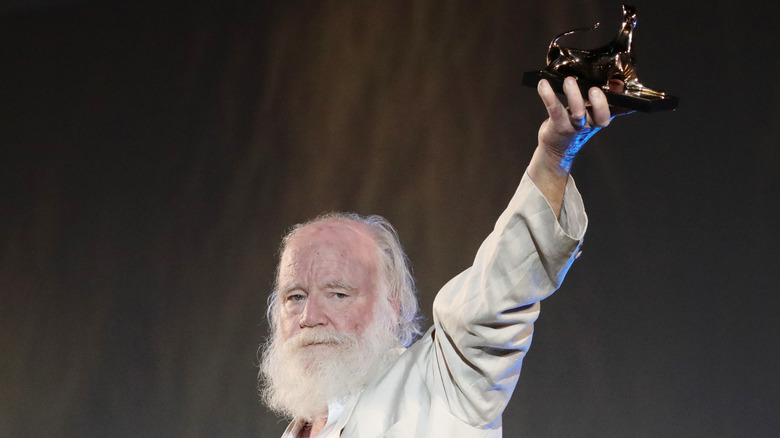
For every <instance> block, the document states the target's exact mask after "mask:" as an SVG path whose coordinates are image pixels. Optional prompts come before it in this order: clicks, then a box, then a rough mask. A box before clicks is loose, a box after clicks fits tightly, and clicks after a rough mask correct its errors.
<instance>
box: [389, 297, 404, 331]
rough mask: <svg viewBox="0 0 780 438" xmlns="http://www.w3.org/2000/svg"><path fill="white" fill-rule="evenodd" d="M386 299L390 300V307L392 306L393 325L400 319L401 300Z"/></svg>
mask: <svg viewBox="0 0 780 438" xmlns="http://www.w3.org/2000/svg"><path fill="white" fill-rule="evenodd" d="M387 301H390V307H392V308H393V325H395V324H398V320H400V319H401V300H399V299H398V298H388V299H387Z"/></svg>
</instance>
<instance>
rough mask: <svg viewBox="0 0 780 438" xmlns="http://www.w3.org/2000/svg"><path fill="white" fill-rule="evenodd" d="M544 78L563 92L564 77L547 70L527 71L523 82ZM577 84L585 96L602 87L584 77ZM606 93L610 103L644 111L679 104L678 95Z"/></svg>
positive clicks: (527, 83)
mask: <svg viewBox="0 0 780 438" xmlns="http://www.w3.org/2000/svg"><path fill="white" fill-rule="evenodd" d="M542 79H547V81H548V82H549V83H550V86H552V89H553V90H555V92H556V93H560V94H563V79H564V78H563V77H561V76H558V75H554V74H552V73H549V72H546V71H527V72H525V73H523V82H522V84H523V85H525V86H527V87H533V88H536V86H537V84H539V81H540V80H542ZM577 85H578V86H579V87H580V91H581V92H582V96H583V97H585V98H587V96H588V90H589V89H590V88H591V87H599V88H601V87H600V86H599V85H595V84H590V83H588V82H586V81H583V80H582V79H578V80H577ZM604 94H605V95H606V96H607V102H609V104H610V105H613V106H618V107H620V108H626V109H630V110H635V111H641V112H644V113H655V112H659V111H670V110H674V109H677V104H678V103H679V99H677V97H675V96H669V95H667V96H664V97H660V96H650V95H645V96H640V95H636V94H630V93H614V92H612V91H607V90H604Z"/></svg>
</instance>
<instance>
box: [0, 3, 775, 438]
mask: <svg viewBox="0 0 780 438" xmlns="http://www.w3.org/2000/svg"><path fill="white" fill-rule="evenodd" d="M3 5H4V6H0V300H1V301H0V436H3V437H6V436H8V437H27V436H29V437H37V436H63V437H66V436H79V437H81V436H104V437H124V436H127V437H136V436H145V437H146V436H149V437H153V436H160V437H163V436H188V437H189V436H203V437H212V436H246V437H250V436H262V437H265V436H269V437H273V436H278V435H279V434H280V433H281V431H282V430H283V428H284V426H285V424H284V422H280V421H279V420H277V419H276V418H275V417H274V416H273V415H271V414H269V413H268V412H267V411H266V409H265V408H264V407H263V406H262V405H261V404H260V402H259V400H258V396H257V394H256V388H255V374H256V371H257V370H256V367H255V366H256V349H257V346H258V345H259V344H260V343H261V342H262V341H263V339H264V336H265V333H266V326H265V321H264V316H263V314H264V304H265V299H266V296H267V292H268V291H269V289H270V284H271V280H272V271H273V266H274V255H275V251H276V246H277V243H278V240H279V238H280V237H281V235H282V234H283V232H284V230H285V228H286V227H288V226H289V225H291V224H293V223H295V222H298V221H301V220H304V219H307V218H309V217H311V216H313V215H315V214H317V213H319V212H322V211H326V210H354V211H358V212H361V213H379V214H382V215H385V216H386V217H388V218H389V219H390V220H391V222H393V223H394V224H395V225H396V226H397V227H398V229H399V232H400V235H401V238H402V241H403V242H404V244H405V247H406V249H407V250H408V252H409V255H410V257H411V259H412V261H413V264H414V268H415V273H416V276H417V278H418V281H419V286H420V291H421V293H420V300H421V303H422V307H423V309H425V311H426V315H429V313H430V312H429V309H430V305H431V302H432V299H433V296H434V294H435V292H436V290H437V288H438V287H439V286H440V285H441V284H443V283H444V282H445V281H446V280H447V279H448V278H450V277H451V276H452V275H454V274H456V273H457V272H459V271H460V270H461V269H463V268H465V267H467V266H468V265H469V263H470V259H471V257H472V256H473V254H474V252H475V250H476V248H477V246H478V245H479V243H480V241H481V239H482V238H483V237H484V236H485V235H486V234H487V233H488V232H489V230H490V228H491V226H492V223H493V221H494V220H495V218H496V217H497V215H498V213H499V212H500V211H501V210H502V208H503V206H504V205H505V203H506V202H507V200H508V199H509V197H510V196H511V193H512V192H513V190H514V188H515V186H516V184H517V182H518V181H519V179H520V176H521V174H522V172H523V170H524V168H525V165H526V163H527V161H528V159H529V157H530V154H531V152H532V150H533V148H534V146H535V141H536V130H537V127H538V125H539V123H540V122H541V121H542V119H543V118H544V110H543V107H542V106H541V104H540V103H539V102H538V98H537V97H536V95H535V92H534V90H532V89H529V88H525V87H521V86H520V85H519V78H520V76H521V74H522V72H523V71H525V70H532V69H536V68H539V67H541V66H542V64H543V61H544V54H545V49H546V46H547V44H548V42H549V40H550V39H551V38H552V36H553V35H555V34H557V33H558V32H561V31H563V30H566V29H570V28H575V27H580V26H583V25H588V24H591V23H593V22H596V21H602V23H603V26H602V29H601V30H599V31H597V32H596V33H594V35H590V36H584V37H579V39H577V38H575V39H574V40H571V44H575V45H581V46H584V47H593V46H595V45H597V44H600V43H603V42H605V41H607V40H609V39H610V38H611V37H612V36H613V35H614V33H615V32H616V30H617V26H618V24H619V21H620V18H621V17H620V3H619V2H617V1H606V0H604V1H595V0H593V1H557V2H530V1H517V0H512V1H510V0H506V1H489V2H476V1H474V2H467V1H432V0H431V1H428V0H420V1H416V2H411V1H385V2H355V1H335V0H333V1H322V2H313V1H310V2H306V1H256V0H255V1H249V0H247V1H225V2H219V1H207V0H193V1H190V2H171V1H135V2H131V1H115V2H108V1H78V0H70V1H68V0H60V1H55V0H50V1H36V0H16V1H12V2H3ZM637 7H638V9H639V26H638V28H637V31H636V33H635V49H636V51H637V54H638V59H639V74H640V79H642V81H643V82H644V83H645V84H646V85H649V86H652V87H657V88H663V89H666V90H668V91H671V92H673V93H674V94H677V95H679V96H680V97H681V105H680V108H679V110H678V111H676V112H673V113H662V114H655V115H646V114H636V115H632V116H630V117H626V118H622V119H618V120H616V121H615V123H614V125H613V126H611V127H610V129H608V130H606V131H604V132H602V133H600V134H599V135H598V136H597V137H595V138H594V140H593V141H592V143H591V144H589V147H588V148H587V150H586V151H585V152H584V153H583V154H582V156H581V158H580V160H579V161H578V163H577V164H576V166H575V169H574V175H575V178H576V179H577V182H578V184H579V187H580V189H581V191H582V193H583V196H584V198H585V200H586V205H587V207H588V211H589V214H590V218H591V225H590V229H589V234H588V237H587V240H586V243H585V247H584V255H583V257H582V258H581V259H580V260H579V261H578V263H576V264H575V266H574V267H573V269H572V271H571V272H570V275H569V277H568V278H567V282H566V284H565V285H564V286H563V288H562V289H561V290H560V291H559V292H558V293H557V294H556V295H554V296H553V297H552V298H550V299H549V300H547V301H546V302H545V303H544V305H543V309H544V310H543V313H542V316H541V319H540V321H539V323H538V325H537V327H536V328H537V330H536V337H535V340H534V347H533V348H532V351H531V354H530V355H529V357H528V359H527V360H526V362H525V367H524V370H523V375H522V377H521V380H520V383H519V386H518V390H517V391H516V393H515V397H514V398H513V400H512V403H511V404H510V406H509V408H508V409H507V412H506V414H505V417H504V424H505V436H510V437H513V436H521V435H522V436H532V437H546V436H594V437H596V436H598V437H603V436H615V437H617V436H621V437H623V436H643V437H645V436H646V437H657V436H685V437H694V436H696V437H704V436H707V437H712V436H722V437H733V436H753V437H755V436H774V434H775V433H776V431H777V430H778V428H780V420H778V415H777V412H778V410H779V409H780V397H778V389H779V388H778V385H777V371H776V369H777V367H778V362H779V361H778V345H780V339H778V338H779V337H780V336H779V334H780V324H778V322H777V316H776V315H777V314H778V311H779V310H780V302H779V301H780V300H778V297H777V288H778V287H777V284H778V282H780V269H779V268H780V266H778V256H777V244H778V240H779V239H778V237H780V236H779V233H778V219H780V206H778V201H777V198H778V194H777V193H778V189H780V184H779V182H780V181H778V176H777V175H778V172H777V167H778V164H780V158H779V157H778V155H779V153H778V143H779V141H778V140H779V139H778V129H777V126H778V123H779V122H780V116H779V115H778V109H777V108H778V105H777V101H778V100H779V99H780V86H778V82H777V80H776V79H775V78H776V76H777V72H778V71H780V65H778V64H779V62H778V57H777V56H776V50H777V47H778V40H779V38H778V36H777V32H776V29H775V27H776V23H777V20H778V18H780V17H778V15H779V14H778V8H777V6H776V5H775V3H774V2H769V1H766V2H763V3H762V2H731V1H726V0H714V1H710V2H708V3H707V6H703V3H702V2H693V1H674V2H672V1H663V2H659V1H655V2H650V1H641V2H637Z"/></svg>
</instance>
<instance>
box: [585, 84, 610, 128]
mask: <svg viewBox="0 0 780 438" xmlns="http://www.w3.org/2000/svg"><path fill="white" fill-rule="evenodd" d="M588 101H590V114H591V119H592V121H591V124H592V125H593V126H600V127H602V128H603V127H605V126H607V125H609V122H610V120H612V116H611V114H610V111H609V103H607V96H605V95H604V92H603V91H601V90H600V89H599V88H597V87H593V88H591V89H590V90H588Z"/></svg>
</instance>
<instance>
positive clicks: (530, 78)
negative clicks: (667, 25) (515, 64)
mask: <svg viewBox="0 0 780 438" xmlns="http://www.w3.org/2000/svg"><path fill="white" fill-rule="evenodd" d="M598 26H599V24H598V23H596V24H595V25H593V26H591V27H587V28H582V29H574V30H570V31H568V32H564V33H562V34H560V35H558V36H556V37H555V38H554V39H553V40H552V42H551V43H550V47H549V49H548V50H547V67H545V68H544V70H541V71H530V72H526V73H524V74H523V81H522V84H523V85H526V86H529V87H536V85H537V84H538V83H539V80H541V79H547V81H548V82H549V83H550V85H551V86H552V88H553V90H555V91H556V92H557V93H563V80H564V79H565V78H566V77H567V76H574V77H575V78H576V79H577V84H578V85H579V87H580V91H582V94H583V96H587V93H588V89H590V88H591V87H600V88H601V89H602V90H604V94H606V96H607V102H609V104H610V105H614V106H618V107H621V108H626V109H629V110H637V111H642V112H649V113H651V112H657V111H666V110H674V109H675V108H677V104H678V99H677V97H675V96H670V95H668V94H666V93H664V92H663V91H659V90H654V89H652V88H648V87H646V86H644V85H642V84H641V83H640V82H639V79H638V78H637V75H636V62H635V61H634V53H633V52H632V50H631V43H632V37H633V33H634V28H635V27H636V9H635V8H634V7H632V6H628V5H623V25H622V26H621V27H620V31H619V32H618V35H617V37H615V39H614V40H613V41H612V42H611V43H609V44H607V45H606V46H603V47H599V48H597V49H593V50H583V49H575V48H569V47H563V46H561V45H560V44H559V43H558V40H559V39H560V38H562V37H564V36H566V35H570V34H573V33H576V32H581V31H586V30H593V29H595V28H597V27H598ZM620 82H622V84H623V87H622V88H623V90H622V91H615V86H614V85H613V87H610V83H613V84H619V83H620Z"/></svg>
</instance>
